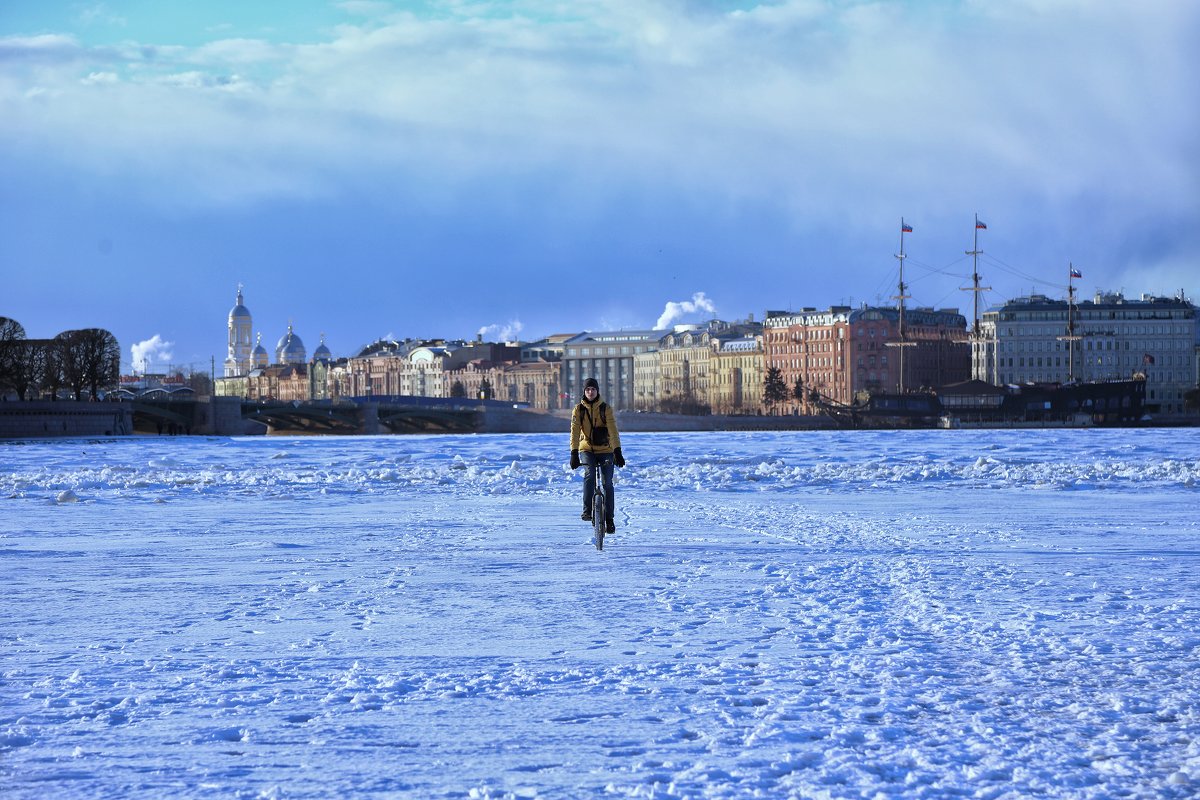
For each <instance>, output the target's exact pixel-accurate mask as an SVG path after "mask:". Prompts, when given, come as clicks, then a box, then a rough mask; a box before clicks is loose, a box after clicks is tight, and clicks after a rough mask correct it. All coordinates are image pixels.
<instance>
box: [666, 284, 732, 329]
mask: <svg viewBox="0 0 1200 800" xmlns="http://www.w3.org/2000/svg"><path fill="white" fill-rule="evenodd" d="M701 311H703V312H705V313H707V314H716V313H717V307H716V306H714V305H713V303H712V301H711V300H709V299H708V297H706V296H705V294H704V292H696V293H695V294H693V295H692V299H691V300H684V301H682V302H675V301H673V300H672V301H668V302H667V304H666V306H665V307H664V308H663V313H662V315H661V316H660V317H659V318H658V322H656V323H654V329H655V330H662V329H664V328H669V327H671V325H673V324H674V323H675V321H676V320H678V319H682V318H683V317H685V316H687V315H689V314H696V313H698V312H701Z"/></svg>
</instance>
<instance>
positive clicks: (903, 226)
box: [900, 222, 912, 233]
mask: <svg viewBox="0 0 1200 800" xmlns="http://www.w3.org/2000/svg"><path fill="white" fill-rule="evenodd" d="M900 232H901V233H912V225H909V224H908V223H907V222H901V223H900Z"/></svg>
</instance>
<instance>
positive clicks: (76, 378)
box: [53, 331, 87, 400]
mask: <svg viewBox="0 0 1200 800" xmlns="http://www.w3.org/2000/svg"><path fill="white" fill-rule="evenodd" d="M53 355H54V357H55V366H56V367H57V369H56V372H57V375H56V377H57V379H58V380H57V383H58V384H59V386H58V387H55V392H54V395H55V398H57V397H58V391H57V389H58V388H59V387H63V386H65V387H66V388H67V389H70V390H71V394H73V395H74V396H75V399H76V400H82V399H83V388H84V386H86V385H87V372H86V365H85V359H86V346H85V344H84V332H83V331H63V332H62V333H60V334H59V335H58V336H55V337H54V350H53Z"/></svg>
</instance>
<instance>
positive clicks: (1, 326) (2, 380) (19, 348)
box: [0, 317, 25, 399]
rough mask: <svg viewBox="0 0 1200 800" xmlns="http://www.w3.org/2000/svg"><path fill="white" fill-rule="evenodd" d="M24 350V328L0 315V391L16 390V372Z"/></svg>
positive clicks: (19, 367)
mask: <svg viewBox="0 0 1200 800" xmlns="http://www.w3.org/2000/svg"><path fill="white" fill-rule="evenodd" d="M24 351H25V328H23V327H22V326H21V323H19V322H17V321H16V320H15V319H9V318H8V317H0V393H3V392H5V391H8V390H9V389H12V390H13V391H16V390H17V373H18V372H19V371H20V369H21V366H20V361H21V360H22V358H23V356H24ZM17 393H18V395H19V394H20V392H17ZM22 399H24V398H22Z"/></svg>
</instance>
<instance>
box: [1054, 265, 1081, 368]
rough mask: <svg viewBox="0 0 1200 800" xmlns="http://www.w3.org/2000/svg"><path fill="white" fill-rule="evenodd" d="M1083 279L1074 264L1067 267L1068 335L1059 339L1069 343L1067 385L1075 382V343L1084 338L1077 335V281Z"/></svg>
mask: <svg viewBox="0 0 1200 800" xmlns="http://www.w3.org/2000/svg"><path fill="white" fill-rule="evenodd" d="M1082 277H1083V274H1082V273H1080V271H1079V270H1077V269H1075V265H1074V264H1068V265H1067V335H1066V336H1059V337H1058V340H1059V341H1060V342H1066V343H1067V383H1074V382H1075V343H1076V342H1078V341H1079V340H1080V339H1081V338H1082V337H1080V336H1078V335H1077V334H1076V333H1075V279H1076V278H1082Z"/></svg>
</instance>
